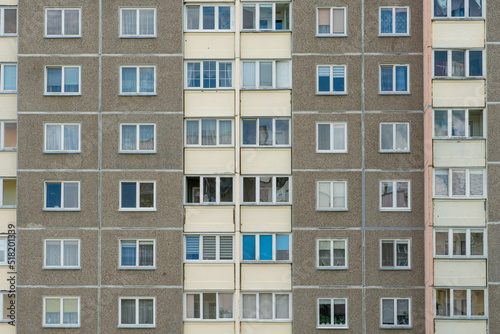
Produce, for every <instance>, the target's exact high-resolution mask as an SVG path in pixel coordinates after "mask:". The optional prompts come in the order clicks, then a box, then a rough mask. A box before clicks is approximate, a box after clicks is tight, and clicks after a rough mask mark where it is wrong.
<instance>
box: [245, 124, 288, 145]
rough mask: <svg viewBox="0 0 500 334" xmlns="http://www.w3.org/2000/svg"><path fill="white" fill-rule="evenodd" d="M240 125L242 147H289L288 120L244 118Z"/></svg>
mask: <svg viewBox="0 0 500 334" xmlns="http://www.w3.org/2000/svg"><path fill="white" fill-rule="evenodd" d="M242 125H243V131H242V134H243V139H242V145H243V146H290V119H287V118H253V119H252V118H246V119H243V121H242ZM257 140H258V141H257Z"/></svg>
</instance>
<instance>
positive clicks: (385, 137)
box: [380, 124, 394, 150]
mask: <svg viewBox="0 0 500 334" xmlns="http://www.w3.org/2000/svg"><path fill="white" fill-rule="evenodd" d="M380 132H381V133H380V140H381V141H382V142H381V143H380V146H381V149H382V150H393V149H394V125H393V124H381V125H380Z"/></svg>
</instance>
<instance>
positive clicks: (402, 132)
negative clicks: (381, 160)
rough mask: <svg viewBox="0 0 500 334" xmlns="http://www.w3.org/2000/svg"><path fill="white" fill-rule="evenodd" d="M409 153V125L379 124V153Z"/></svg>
mask: <svg viewBox="0 0 500 334" xmlns="http://www.w3.org/2000/svg"><path fill="white" fill-rule="evenodd" d="M409 151H410V124H409V123H380V152H409Z"/></svg>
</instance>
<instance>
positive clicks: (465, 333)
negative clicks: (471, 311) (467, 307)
mask: <svg viewBox="0 0 500 334" xmlns="http://www.w3.org/2000/svg"><path fill="white" fill-rule="evenodd" d="M434 324H435V331H434V333H435V334H449V333H453V334H471V333H474V334H486V333H488V330H487V325H486V320H434Z"/></svg>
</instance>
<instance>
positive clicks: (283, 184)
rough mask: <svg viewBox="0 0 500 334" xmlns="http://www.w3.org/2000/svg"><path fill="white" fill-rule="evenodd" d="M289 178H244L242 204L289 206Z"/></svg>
mask: <svg viewBox="0 0 500 334" xmlns="http://www.w3.org/2000/svg"><path fill="white" fill-rule="evenodd" d="M290 183H291V179H290V177H289V176H244V177H243V204H251V203H253V204H290V203H291V201H292V199H291V193H290Z"/></svg>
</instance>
